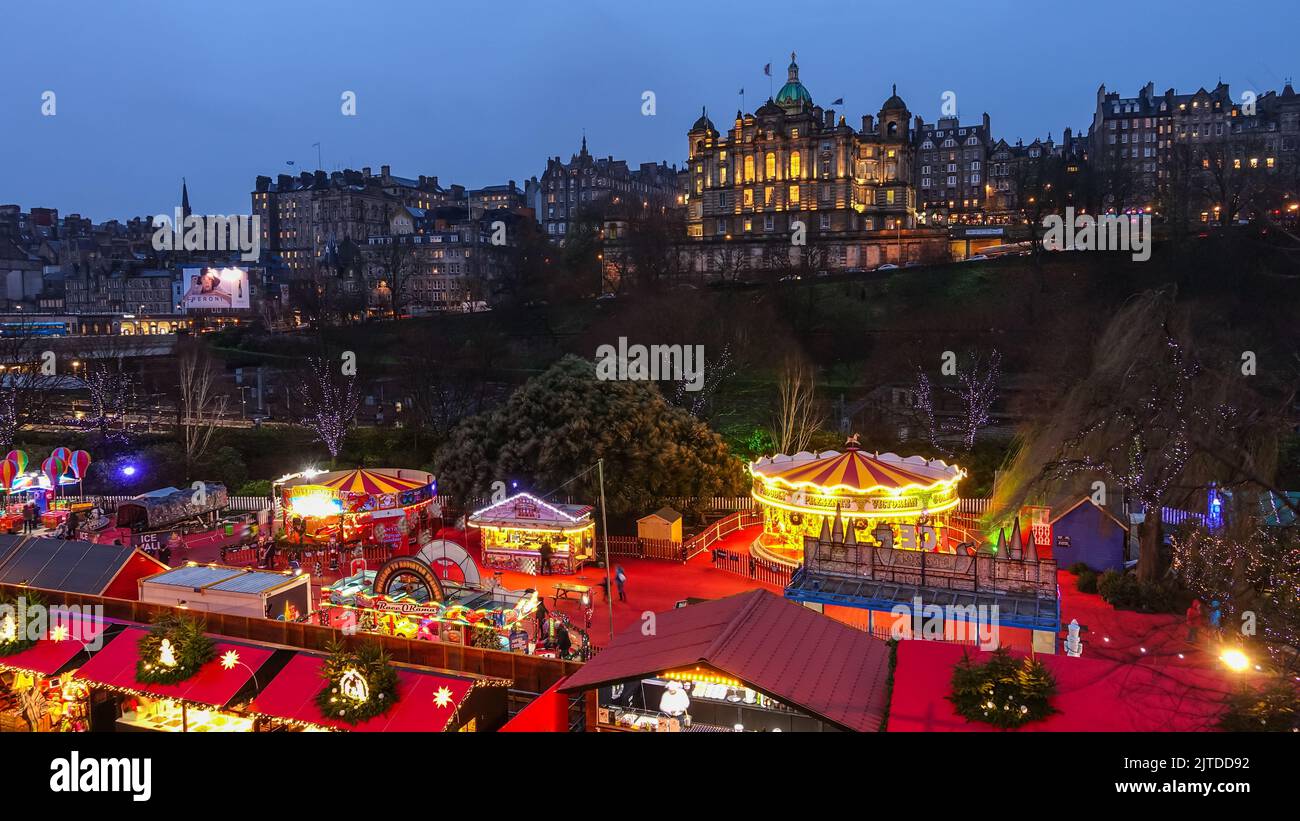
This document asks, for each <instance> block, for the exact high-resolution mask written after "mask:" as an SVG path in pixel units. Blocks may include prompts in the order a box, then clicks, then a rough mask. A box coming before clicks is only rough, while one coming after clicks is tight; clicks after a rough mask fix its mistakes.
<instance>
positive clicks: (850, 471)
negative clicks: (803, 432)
mask: <svg viewBox="0 0 1300 821" xmlns="http://www.w3.org/2000/svg"><path fill="white" fill-rule="evenodd" d="M857 440H858V437H857V435H856V434H855V435H854V436H853V437H851V438H850V439H849V441H848V442H847V443H846V445H845V449H844V451H843V452H840V451H835V450H828V451H823V452H822V453H809V452H807V451H801V452H799V453H796V454H793V455H787V454H784V453H780V454H777V455H775V456H771V457H767V456H764V457H762V458H761V459H759V460H758V461H756V462H753V463H751V464H750V465H749V470H750V473H751V474H752V475H753V478H754V484H753V490H752V493H751V495H752V496H753V498H754V501H755V502H756V503H757V504H758V506H759V507H760V508H761V510H762V511H763V532H762V534H761V535H760V536H759V537H758V538H757V539H756V540H755V541H754V543H753V546H752V550H753V553H754V554H755V555H756V556H759V557H760V558H764V559H767V560H769V561H774V562H778V563H780V564H785V565H791V566H794V565H798V564H800V563H801V562H802V560H803V549H804V537H805V536H810V537H813V538H817V537H818V536H819V535H821V534H822V532H823V529H824V528H830V527H831V525H832V524H833V521H834V519H835V516H836V512H837V511H838V513H839V516H840V518H841V520H842V521H843V522H844V525H845V526H846V527H852V528H853V530H854V535H855V537H856V538H857V540H858V541H859V542H863V543H866V544H878V545H880V546H882V547H891V548H897V549H902V550H926V551H935V552H946V553H951V552H954V551H955V550H956V548H957V545H958V543H959V542H960V541H962V540H963V539H964V538H965V533H964V531H955V529H953V528H950V527H949V523H948V516H947V514H948V513H949V512H950V511H953V510H954V509H955V508H956V507H957V505H958V504H959V503H960V501H961V500H960V498H959V497H958V496H957V484H958V483H959V482H960V481H961V480H962V478H963V477H965V476H966V471H965V470H964V469H962V468H960V467H958V466H957V465H950V464H948V463H947V462H944V461H943V460H940V459H926V458H925V457H923V456H909V457H902V456H899V455H897V454H895V453H867V452H866V451H863V450H860V449H859V448H858V445H857Z"/></svg>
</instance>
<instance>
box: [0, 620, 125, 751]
mask: <svg viewBox="0 0 1300 821" xmlns="http://www.w3.org/2000/svg"><path fill="white" fill-rule="evenodd" d="M47 612H48V613H49V617H48V623H47V624H46V625H45V629H44V630H43V631H42V635H41V637H40V638H38V639H36V640H34V641H30V642H23V643H22V645H25V646H22V649H17V647H14V646H13V645H12V644H11V641H10V640H12V639H14V638H16V637H17V635H18V632H17V631H18V628H19V622H20V621H26V620H27V619H26V617H25V616H24V617H23V618H22V619H21V620H20V619H19V617H18V615H17V614H15V613H10V612H9V611H5V613H4V616H3V617H2V618H0V732H13V731H16V732H28V731H39V732H49V731H52V732H84V731H86V730H88V729H89V726H90V712H89V690H88V688H87V687H86V685H85V684H84V683H83V682H81V681H78V680H77V679H75V678H73V674H74V673H75V672H76V669H77V668H78V667H79V666H80V665H81V664H83V663H85V661H86V659H88V658H89V657H90V656H91V655H93V654H94V652H96V651H97V650H98V649H99V648H101V647H103V646H104V643H105V642H106V641H108V640H109V639H111V637H112V636H113V635H114V634H115V633H116V631H118V630H120V629H121V626H120V625H112V624H106V623H105V622H103V621H102V620H100V619H99V618H96V617H93V616H88V615H83V614H82V613H81V612H79V611H76V610H69V609H59V608H52V609H50V610H49V611H47ZM20 646H21V645H20ZM10 650H14V652H9V651H10Z"/></svg>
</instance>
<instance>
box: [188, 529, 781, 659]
mask: <svg viewBox="0 0 1300 821" xmlns="http://www.w3.org/2000/svg"><path fill="white" fill-rule="evenodd" d="M440 535H442V534H440ZM446 535H447V536H448V537H449V538H455V537H454V536H453V534H451V533H447V534H446ZM472 535H473V534H472ZM472 535H471V538H470V539H469V540H468V541H469V542H470V543H469V544H468V545H466V549H467V550H468V551H469V553H470V555H472V556H473V557H474V558H475V560H477V559H478V557H479V551H478V545H477V540H476V539H473V538H472ZM754 535H755V531H754V529H753V528H750V529H746V530H739V531H736V532H735V533H732V534H730V535H729V536H728V537H727V538H726V539H724V540H723V541H722V542H719V543H718V544H717V545H715V547H717V548H720V549H723V550H732V551H744V550H747V549H748V546H749V543H750V542H751V541H753V539H754ZM456 541H459V542H462V543H464V541H466V540H465V539H464V537H461V538H456ZM179 552H180V555H176V556H173V557H172V564H183V563H184V562H187V561H195V562H199V563H200V564H207V563H209V562H219V561H220V560H221V551H220V544H219V543H215V542H214V543H211V544H201V545H192V546H190V548H189V549H188V550H185V551H179ZM612 562H613V564H614V565H619V564H621V565H622V566H623V570H624V571H625V572H626V574H627V586H626V589H627V601H626V602H620V601H618V591H617V587H616V586H611V593H612V594H613V599H614V602H613V615H614V630H615V632H617V631H618V630H621V629H623V628H624V627H627V626H628V625H630V624H633V623H635V622H636V621H637V620H639V619H640V617H641V614H642V613H644V612H646V611H663V610H671V609H672V607H673V605H674V604H676V603H677V602H678V601H681V600H682V599H685V598H688V597H691V598H700V599H717V598H721V597H723V596H730V595H731V594H733V593H741V592H744V591H746V590H752V589H754V588H755V587H765V588H767V589H768V590H771V591H773V592H775V593H780V592H781V589H780V588H778V587H776V586H774V585H765V584H763V583H761V582H755V581H750V580H748V579H745V578H742V577H740V576H736V575H734V574H731V573H727V572H724V571H722V570H717V569H715V568H714V567H713V566H712V565H711V564H710V561H709V555H708V553H705V554H702V555H700V556H697V557H696V558H695V559H694V560H692V561H691V562H688V563H687V564H684V565H683V564H678V563H676V562H666V561H661V560H657V559H624V558H619V557H614V558H613V560H612ZM305 569H309V568H305ZM371 569H372V570H373V569H374V568H371ZM610 570H611V573H612V572H613V568H610ZM480 572H481V573H482V575H483V576H484V578H491V576H492V571H491V570H490V569H487V568H483V567H482V565H481V564H480ZM336 578H337V577H336V576H331V575H326V576H313V577H312V587H313V592H314V591H315V590H318V589H319V587H320V585H321V584H329V583H330V582H332V581H335V580H336ZM604 579H605V571H604V569H603V568H596V567H587V568H584V569H583V570H582V572H580V573H578V574H576V575H565V576H561V575H555V576H550V575H548V576H530V575H528V574H525V573H514V572H510V571H505V572H503V573H502V574H501V583H502V584H503V585H505V586H506V587H507V588H509V589H511V590H523V589H525V588H529V587H531V588H534V589H536V590H538V591H539V592H541V593H542V595H544V596H545V597H546V606H547V607H548V608H553V607H554V604H553V598H552V597H553V596H554V594H555V584H556V583H557V582H561V581H567V582H576V583H577V584H584V585H588V586H590V587H591V588H592V593H593V597H592V600H593V606H592V623H591V629H590V630H588V633H589V634H590V636H591V641H592V644H594V645H597V646H602V645H604V644H606V643H608V641H609V635H610V630H609V623H610V605H609V604H607V603H606V601H605V598H604V594H603V593H602V592H601V590H600V583H601V582H602V581H603V580H604ZM558 608H559V611H560V612H562V613H564V614H565V615H567V616H568V617H569V619H570V620H571V621H572V622H573V623H574V624H575V625H577V626H579V627H582V626H583V622H584V619H583V615H582V605H581V603H580V602H579V601H578V600H576V599H572V600H567V599H561V600H560V602H559V605H558Z"/></svg>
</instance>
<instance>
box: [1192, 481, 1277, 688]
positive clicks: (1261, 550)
mask: <svg viewBox="0 0 1300 821" xmlns="http://www.w3.org/2000/svg"><path fill="white" fill-rule="evenodd" d="M1238 495H1244V494H1238ZM1237 507H1238V510H1241V509H1242V508H1243V507H1244V506H1243V505H1238V506H1237ZM1170 545H1171V547H1172V551H1173V568H1174V571H1175V572H1176V573H1177V574H1178V578H1179V579H1180V580H1182V582H1183V583H1184V584H1185V585H1186V586H1187V588H1188V589H1189V590H1190V591H1191V592H1192V593H1194V594H1195V595H1197V596H1198V597H1199V598H1201V599H1202V600H1204V601H1219V602H1221V603H1222V606H1223V607H1224V609H1225V610H1226V611H1227V613H1228V615H1227V616H1226V617H1225V618H1224V624H1226V625H1229V628H1230V630H1231V632H1233V633H1238V632H1240V633H1241V634H1242V635H1243V636H1244V637H1245V638H1246V639H1248V640H1250V641H1253V642H1256V643H1258V644H1259V645H1261V646H1262V647H1263V648H1264V650H1265V651H1266V652H1267V653H1268V654H1269V657H1270V658H1271V659H1272V660H1273V663H1274V665H1275V667H1277V668H1278V669H1279V671H1281V672H1283V673H1284V674H1286V675H1287V676H1290V675H1291V674H1292V671H1294V670H1296V669H1297V667H1298V666H1300V659H1298V658H1297V650H1300V525H1297V524H1295V523H1294V522H1293V523H1292V524H1289V525H1285V526H1282V525H1278V524H1273V525H1270V524H1267V523H1266V522H1265V521H1264V520H1263V519H1262V518H1261V517H1259V516H1250V515H1242V516H1241V518H1240V519H1238V520H1237V521H1232V519H1231V518H1230V519H1229V523H1228V525H1227V526H1225V527H1222V528H1214V529H1211V528H1207V527H1202V526H1199V525H1195V526H1187V527H1185V528H1183V529H1182V530H1181V531H1180V532H1178V533H1176V534H1174V535H1173V536H1172V538H1171V539H1170Z"/></svg>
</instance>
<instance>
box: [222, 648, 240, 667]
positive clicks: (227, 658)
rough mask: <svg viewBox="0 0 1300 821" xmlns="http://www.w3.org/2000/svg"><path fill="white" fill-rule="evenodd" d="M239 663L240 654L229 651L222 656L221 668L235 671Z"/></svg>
mask: <svg viewBox="0 0 1300 821" xmlns="http://www.w3.org/2000/svg"><path fill="white" fill-rule="evenodd" d="M238 663H239V653H237V652H236V651H234V650H227V651H226V652H225V653H223V654H222V656H221V667H222V669H223V670H233V669H235V665H236V664H238Z"/></svg>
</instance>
